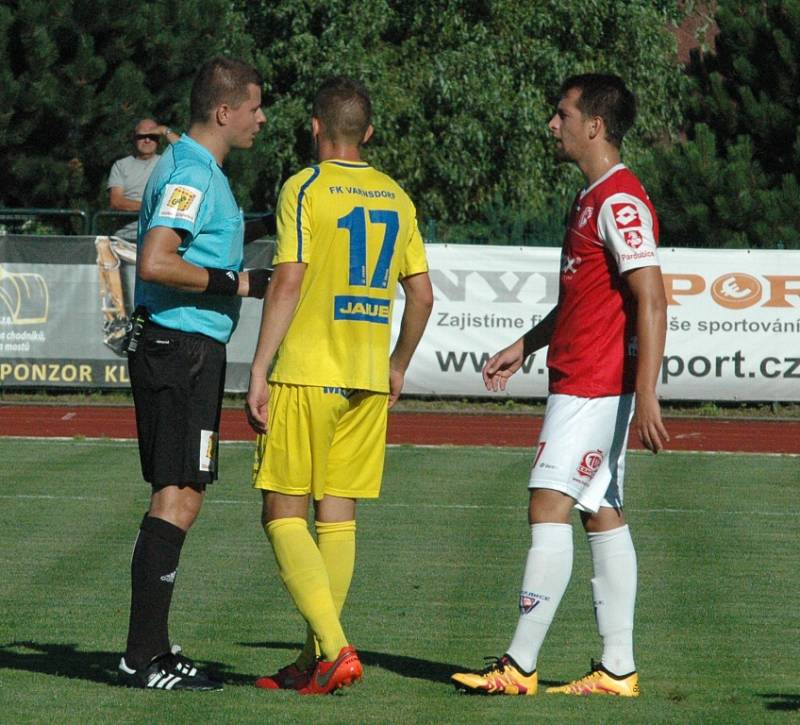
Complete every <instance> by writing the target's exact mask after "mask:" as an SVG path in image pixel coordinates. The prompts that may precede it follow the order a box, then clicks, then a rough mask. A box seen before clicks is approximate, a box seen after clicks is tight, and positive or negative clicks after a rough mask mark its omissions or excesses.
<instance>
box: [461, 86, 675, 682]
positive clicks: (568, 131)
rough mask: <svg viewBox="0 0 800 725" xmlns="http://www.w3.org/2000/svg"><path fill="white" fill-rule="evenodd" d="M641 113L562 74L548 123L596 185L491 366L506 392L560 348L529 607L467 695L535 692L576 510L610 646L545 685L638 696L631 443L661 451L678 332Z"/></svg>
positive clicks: (543, 439) (536, 485)
mask: <svg viewBox="0 0 800 725" xmlns="http://www.w3.org/2000/svg"><path fill="white" fill-rule="evenodd" d="M635 115H636V102H635V99H634V97H633V94H632V93H631V92H630V91H629V90H628V89H627V88H626V87H625V84H624V82H623V81H622V79H621V78H619V77H618V76H613V75H602V74H594V73H592V74H585V75H579V76H573V77H571V78H568V79H567V80H566V81H565V82H564V84H563V85H562V87H561V100H560V101H559V103H558V108H557V110H556V113H555V115H554V116H553V118H552V119H551V120H550V123H549V124H548V126H549V128H550V131H551V132H552V134H553V136H554V137H555V139H556V145H557V149H558V154H559V156H560V157H561V158H562V159H563V160H566V161H572V162H574V163H575V164H577V166H578V167H579V168H580V170H581V171H582V172H583V175H584V177H585V179H586V187H585V188H584V189H583V190H582V191H581V192H580V193H579V194H578V195H577V197H576V198H575V202H574V203H573V205H572V207H571V209H570V215H569V219H568V222H567V230H566V234H565V237H564V245H563V248H562V254H561V275H560V285H559V297H558V303H557V305H556V306H555V308H553V310H552V311H551V312H550V314H549V315H547V317H545V319H544V320H542V322H540V323H539V324H538V325H537V326H536V327H534V328H533V329H531V330H529V331H528V332H527V333H526V334H525V335H523V336H522V337H521V338H519V339H518V340H517V341H516V342H514V343H512V344H511V345H509V346H508V347H507V348H505V349H504V350H501V351H500V352H498V353H497V354H495V355H494V356H492V357H491V358H490V359H489V361H488V362H487V363H486V366H485V367H484V369H483V379H484V382H485V384H486V387H487V388H488V389H489V390H494V391H498V390H505V389H506V385H507V383H508V380H509V378H510V377H511V376H512V375H513V374H514V373H515V372H516V371H517V370H519V368H520V367H521V366H522V363H523V361H524V360H525V358H527V357H528V356H529V355H531V354H532V353H533V352H534V351H536V350H538V349H540V348H542V347H545V346H547V345H549V349H548V356H547V366H548V369H549V373H550V395H549V396H548V401H547V410H546V413H545V420H544V425H543V427H542V433H541V436H540V438H539V444H538V446H537V449H536V455H535V458H534V461H533V465H532V467H531V474H530V480H529V484H528V487H529V489H530V506H529V512H528V517H529V522H530V524H531V548H530V549H529V552H528V557H527V561H526V564H525V573H524V575H523V580H522V588H521V591H520V597H519V612H520V616H519V620H518V623H517V628H516V632H515V633H514V637H513V639H512V641H511V644H510V645H509V647H508V648H507V649H506V651H505V653H504V654H503V655H502V656H501V657H499V658H497V660H496V661H495V662H493V663H492V664H491V665H490V666H489V667H487V668H486V669H484V670H483V671H480V672H464V673H456V674H454V675H453V678H452V679H453V681H454V682H455V684H456V686H457V687H459V688H461V689H463V690H466V691H468V692H490V693H494V694H506V695H522V694H525V695H532V694H536V691H537V688H538V673H537V659H538V654H539V649H540V647H541V645H542V642H543V641H544V638H545V636H546V634H547V631H548V628H549V626H550V623H551V622H552V620H553V617H554V615H555V612H556V610H557V608H558V605H559V603H560V601H561V598H562V596H563V594H564V591H565V590H566V588H567V584H568V583H569V579H570V576H571V573H572V559H573V545H572V538H573V537H572V526H571V524H570V520H571V513H572V509H573V508H577V509H578V510H579V511H580V516H581V521H582V524H583V527H584V529H585V531H586V533H587V536H588V540H589V546H590V549H591V553H592V564H593V570H594V571H593V573H594V576H593V578H592V589H593V594H594V606H595V614H596V619H597V625H598V630H599V634H600V636H601V638H602V641H603V652H602V657H601V659H600V661H599V662H596V663H595V662H594V661H593V662H592V667H591V670H590V672H589V673H588V674H587V675H585V676H584V677H581V678H579V679H577V680H574V681H572V682H568V683H566V684H565V685H563V686H558V687H550V688H548V689H547V692H548V693H553V694H557V693H560V694H573V695H590V694H605V695H622V696H629V697H635V696H637V695H638V694H639V676H638V672H637V670H636V665H635V662H634V658H633V612H634V605H635V600H636V552H635V550H634V547H633V541H632V539H631V535H630V531H629V529H628V526H627V524H626V523H625V517H624V515H623V508H622V504H623V479H624V465H625V450H626V447H627V436H628V427H629V424H631V421H632V427H633V429H634V430H635V431H636V433H637V435H638V436H639V438H640V440H641V441H642V443H643V445H644V446H645V447H646V448H648V449H649V450H651V451H652V452H654V453H657V452H658V451H660V450H661V449H662V448H663V447H664V444H665V442H666V441H667V440H669V436H668V434H667V431H666V429H665V428H664V424H663V422H662V420H661V410H660V406H659V403H658V398H657V397H656V393H655V387H656V380H657V377H658V371H659V368H660V366H661V359H662V357H663V353H664V341H665V336H666V299H665V296H664V287H663V282H662V279H661V270H660V267H659V263H658V253H657V244H658V219H657V217H656V213H655V210H654V209H653V205H652V204H651V202H650V199H649V198H648V196H647V193H646V192H645V190H644V189H643V188H642V185H641V184H640V183H639V181H638V179H637V178H636V177H635V176H634V175H633V174H632V173H631V172H630V171H629V170H628V169H627V168H626V167H625V166H624V165H623V164H622V163H621V162H620V145H621V143H622V139H623V137H624V135H625V133H626V132H627V131H628V129H629V128H630V127H631V126H632V125H633V121H634V118H635Z"/></svg>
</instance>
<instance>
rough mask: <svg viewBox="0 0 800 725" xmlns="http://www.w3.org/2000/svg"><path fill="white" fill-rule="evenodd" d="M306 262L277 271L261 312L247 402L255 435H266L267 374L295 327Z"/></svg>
mask: <svg viewBox="0 0 800 725" xmlns="http://www.w3.org/2000/svg"><path fill="white" fill-rule="evenodd" d="M307 266H308V265H307V264H305V263H303V262H284V263H283V264H278V265H277V266H276V267H275V271H274V272H273V274H272V279H271V280H270V283H269V286H268V287H267V294H266V297H264V305H263V308H262V311H261V327H260V329H259V331H258V342H257V343H256V351H255V354H254V355H253V362H252V364H251V365H250V384H249V386H248V388H247V397H246V399H245V413H246V415H247V422H248V423H250V427H251V428H252V429H253V430H254V431H255V432H256V433H266V432H267V404H268V403H269V388H268V387H267V374H268V373H269V369H270V368H271V367H272V361H273V359H274V358H275V353H276V352H277V351H278V348H279V347H280V345H281V342H283V338H284V337H285V336H286V332H287V330H288V329H289V325H291V324H292V320H293V319H294V313H295V310H296V309H297V303H298V301H299V299H300V289H301V287H302V286H303V278H304V277H305V273H306V267H307Z"/></svg>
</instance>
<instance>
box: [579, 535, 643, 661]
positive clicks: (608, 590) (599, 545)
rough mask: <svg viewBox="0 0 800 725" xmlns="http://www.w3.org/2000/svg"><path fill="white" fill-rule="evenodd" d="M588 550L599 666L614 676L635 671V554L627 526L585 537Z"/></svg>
mask: <svg viewBox="0 0 800 725" xmlns="http://www.w3.org/2000/svg"><path fill="white" fill-rule="evenodd" d="M587 536H588V538H589V547H590V548H591V550H592V565H593V567H594V578H593V579H592V591H593V593H594V611H595V616H596V617H597V630H598V632H599V633H600V636H601V637H602V638H603V658H602V660H601V661H602V664H603V667H605V668H606V669H607V670H608V671H609V672H611V673H613V674H615V675H627V674H629V673H631V672H633V671H634V670H636V664H635V663H634V660H633V609H634V604H635V603H636V551H635V550H634V548H633V540H632V539H631V534H630V531H629V529H628V527H627V526H620V527H619V528H617V529H612V530H611V531H602V532H600V533H596V534H587Z"/></svg>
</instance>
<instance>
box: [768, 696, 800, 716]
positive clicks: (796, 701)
mask: <svg viewBox="0 0 800 725" xmlns="http://www.w3.org/2000/svg"><path fill="white" fill-rule="evenodd" d="M758 694H759V696H760V697H762V698H763V699H764V700H765V702H764V707H765V708H766V709H767V710H775V711H778V712H790V711H793V710H800V694H798V693H795V694H793V695H792V694H788V693H786V692H759V693H758Z"/></svg>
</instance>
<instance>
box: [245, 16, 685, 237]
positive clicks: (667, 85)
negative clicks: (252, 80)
mask: <svg viewBox="0 0 800 725" xmlns="http://www.w3.org/2000/svg"><path fill="white" fill-rule="evenodd" d="M242 1H243V2H244V7H245V14H246V15H247V17H248V29H249V31H250V33H251V35H252V36H253V38H254V41H255V43H256V46H257V47H258V48H260V49H261V50H260V52H261V56H260V58H261V63H262V67H263V68H264V69H265V72H266V74H267V76H268V79H269V82H268V84H269V86H270V88H269V94H268V119H269V120H268V127H267V134H268V135H269V136H270V138H269V139H267V140H265V144H267V145H268V146H271V150H272V153H271V154H269V157H268V158H267V159H265V165H264V167H263V174H264V176H263V177H262V179H261V181H262V183H263V188H262V189H261V190H260V191H261V192H262V193H264V194H265V196H266V198H267V199H269V200H270V201H272V200H274V193H275V190H276V189H277V188H278V187H279V185H280V183H281V181H282V180H283V179H284V178H285V177H286V176H287V175H288V174H289V173H291V172H292V171H294V170H295V169H297V168H298V167H299V166H301V165H303V164H306V163H308V162H309V161H311V159H312V149H311V146H310V143H309V139H308V130H307V129H308V123H309V115H310V104H311V99H312V96H313V93H314V90H315V88H316V86H317V85H318V84H319V82H320V80H321V79H322V78H324V77H325V76H327V75H330V74H334V73H343V74H349V75H354V76H356V77H359V78H361V79H362V80H364V82H365V83H366V84H367V86H368V87H369V88H370V90H371V93H372V96H373V103H374V107H375V127H376V135H375V138H374V140H373V141H372V142H370V144H369V146H368V148H367V156H368V158H369V160H370V161H371V162H372V163H374V164H375V165H376V166H378V167H379V168H382V169H384V170H386V171H387V172H389V173H390V174H392V175H393V176H395V177H396V178H397V179H398V180H399V181H400V182H401V183H402V184H403V185H404V186H405V188H406V189H407V190H408V191H409V193H410V194H411V196H412V198H414V199H415V201H416V203H417V206H418V208H419V212H420V216H421V218H423V219H436V220H438V221H439V222H440V224H439V229H440V237H441V236H443V235H444V236H448V235H447V233H446V230H447V228H448V224H449V225H456V226H450V227H449V228H450V229H455V230H456V234H459V235H460V234H464V233H466V234H468V235H469V236H471V237H473V238H476V239H481V240H482V241H499V240H494V239H492V238H491V237H492V236H493V235H495V234H497V235H500V236H503V235H506V241H520V240H521V238H522V237H524V236H527V235H528V234H531V233H534V232H535V231H536V230H550V229H555V228H557V227H558V226H559V225H560V223H561V221H562V219H561V217H562V216H563V210H564V209H565V207H566V205H567V204H568V203H569V200H570V199H571V196H572V194H574V191H575V188H576V184H578V183H579V178H580V177H579V176H577V175H576V174H575V172H574V170H573V169H571V168H570V167H569V166H561V167H558V166H557V165H556V162H555V160H554V156H553V144H552V141H551V139H550V135H549V132H548V131H547V128H546V124H547V121H548V120H549V118H550V116H551V115H552V112H553V108H554V103H555V101H556V100H557V99H556V98H555V97H554V94H555V93H556V92H557V90H558V87H559V85H560V82H561V81H562V80H563V79H564V78H565V77H566V76H567V75H570V74H572V73H577V72H584V71H590V70H597V71H601V70H602V71H612V72H618V73H620V74H621V75H622V76H623V77H625V78H626V79H627V80H628V81H629V83H630V84H631V86H632V87H633V88H634V89H635V91H636V93H637V95H638V96H639V100H640V106H641V115H640V120H639V123H638V124H637V127H636V131H635V133H634V134H633V135H632V136H631V138H630V141H629V142H626V151H627V153H628V156H629V158H630V159H633V160H635V159H636V158H637V156H638V155H639V153H640V152H641V150H642V149H645V148H647V147H649V146H650V145H651V144H653V143H654V142H655V141H656V140H658V139H663V138H668V137H670V136H671V135H672V134H673V133H674V130H675V128H676V126H677V121H678V109H679V96H680V92H681V84H682V77H681V73H680V68H679V67H678V66H677V64H676V61H675V48H674V40H673V38H672V36H671V35H670V34H669V32H668V31H667V24H668V22H669V21H671V20H675V19H677V18H679V17H680V14H679V12H678V9H677V3H676V2H669V1H663V2H645V1H644V0H641V1H640V0H631V1H630V2H625V3H620V2H616V1H615V0H596V1H595V2H591V3H587V2H581V1H578V0H575V1H572V2H566V1H565V0H544V1H542V2H536V3H519V2H512V0H492V1H491V2H490V1H489V0H450V1H447V2H445V1H439V2H429V1H428V0H426V1H423V0H375V2H371V3H353V2H349V1H345V0H284V1H283V2H278V3H275V2H272V1H271V0H242ZM270 161H271V163H270ZM553 217H555V218H556V222H555V224H553ZM465 225H466V226H465ZM516 235H521V236H520V237H519V238H515V239H511V238H509V237H511V236H516Z"/></svg>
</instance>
